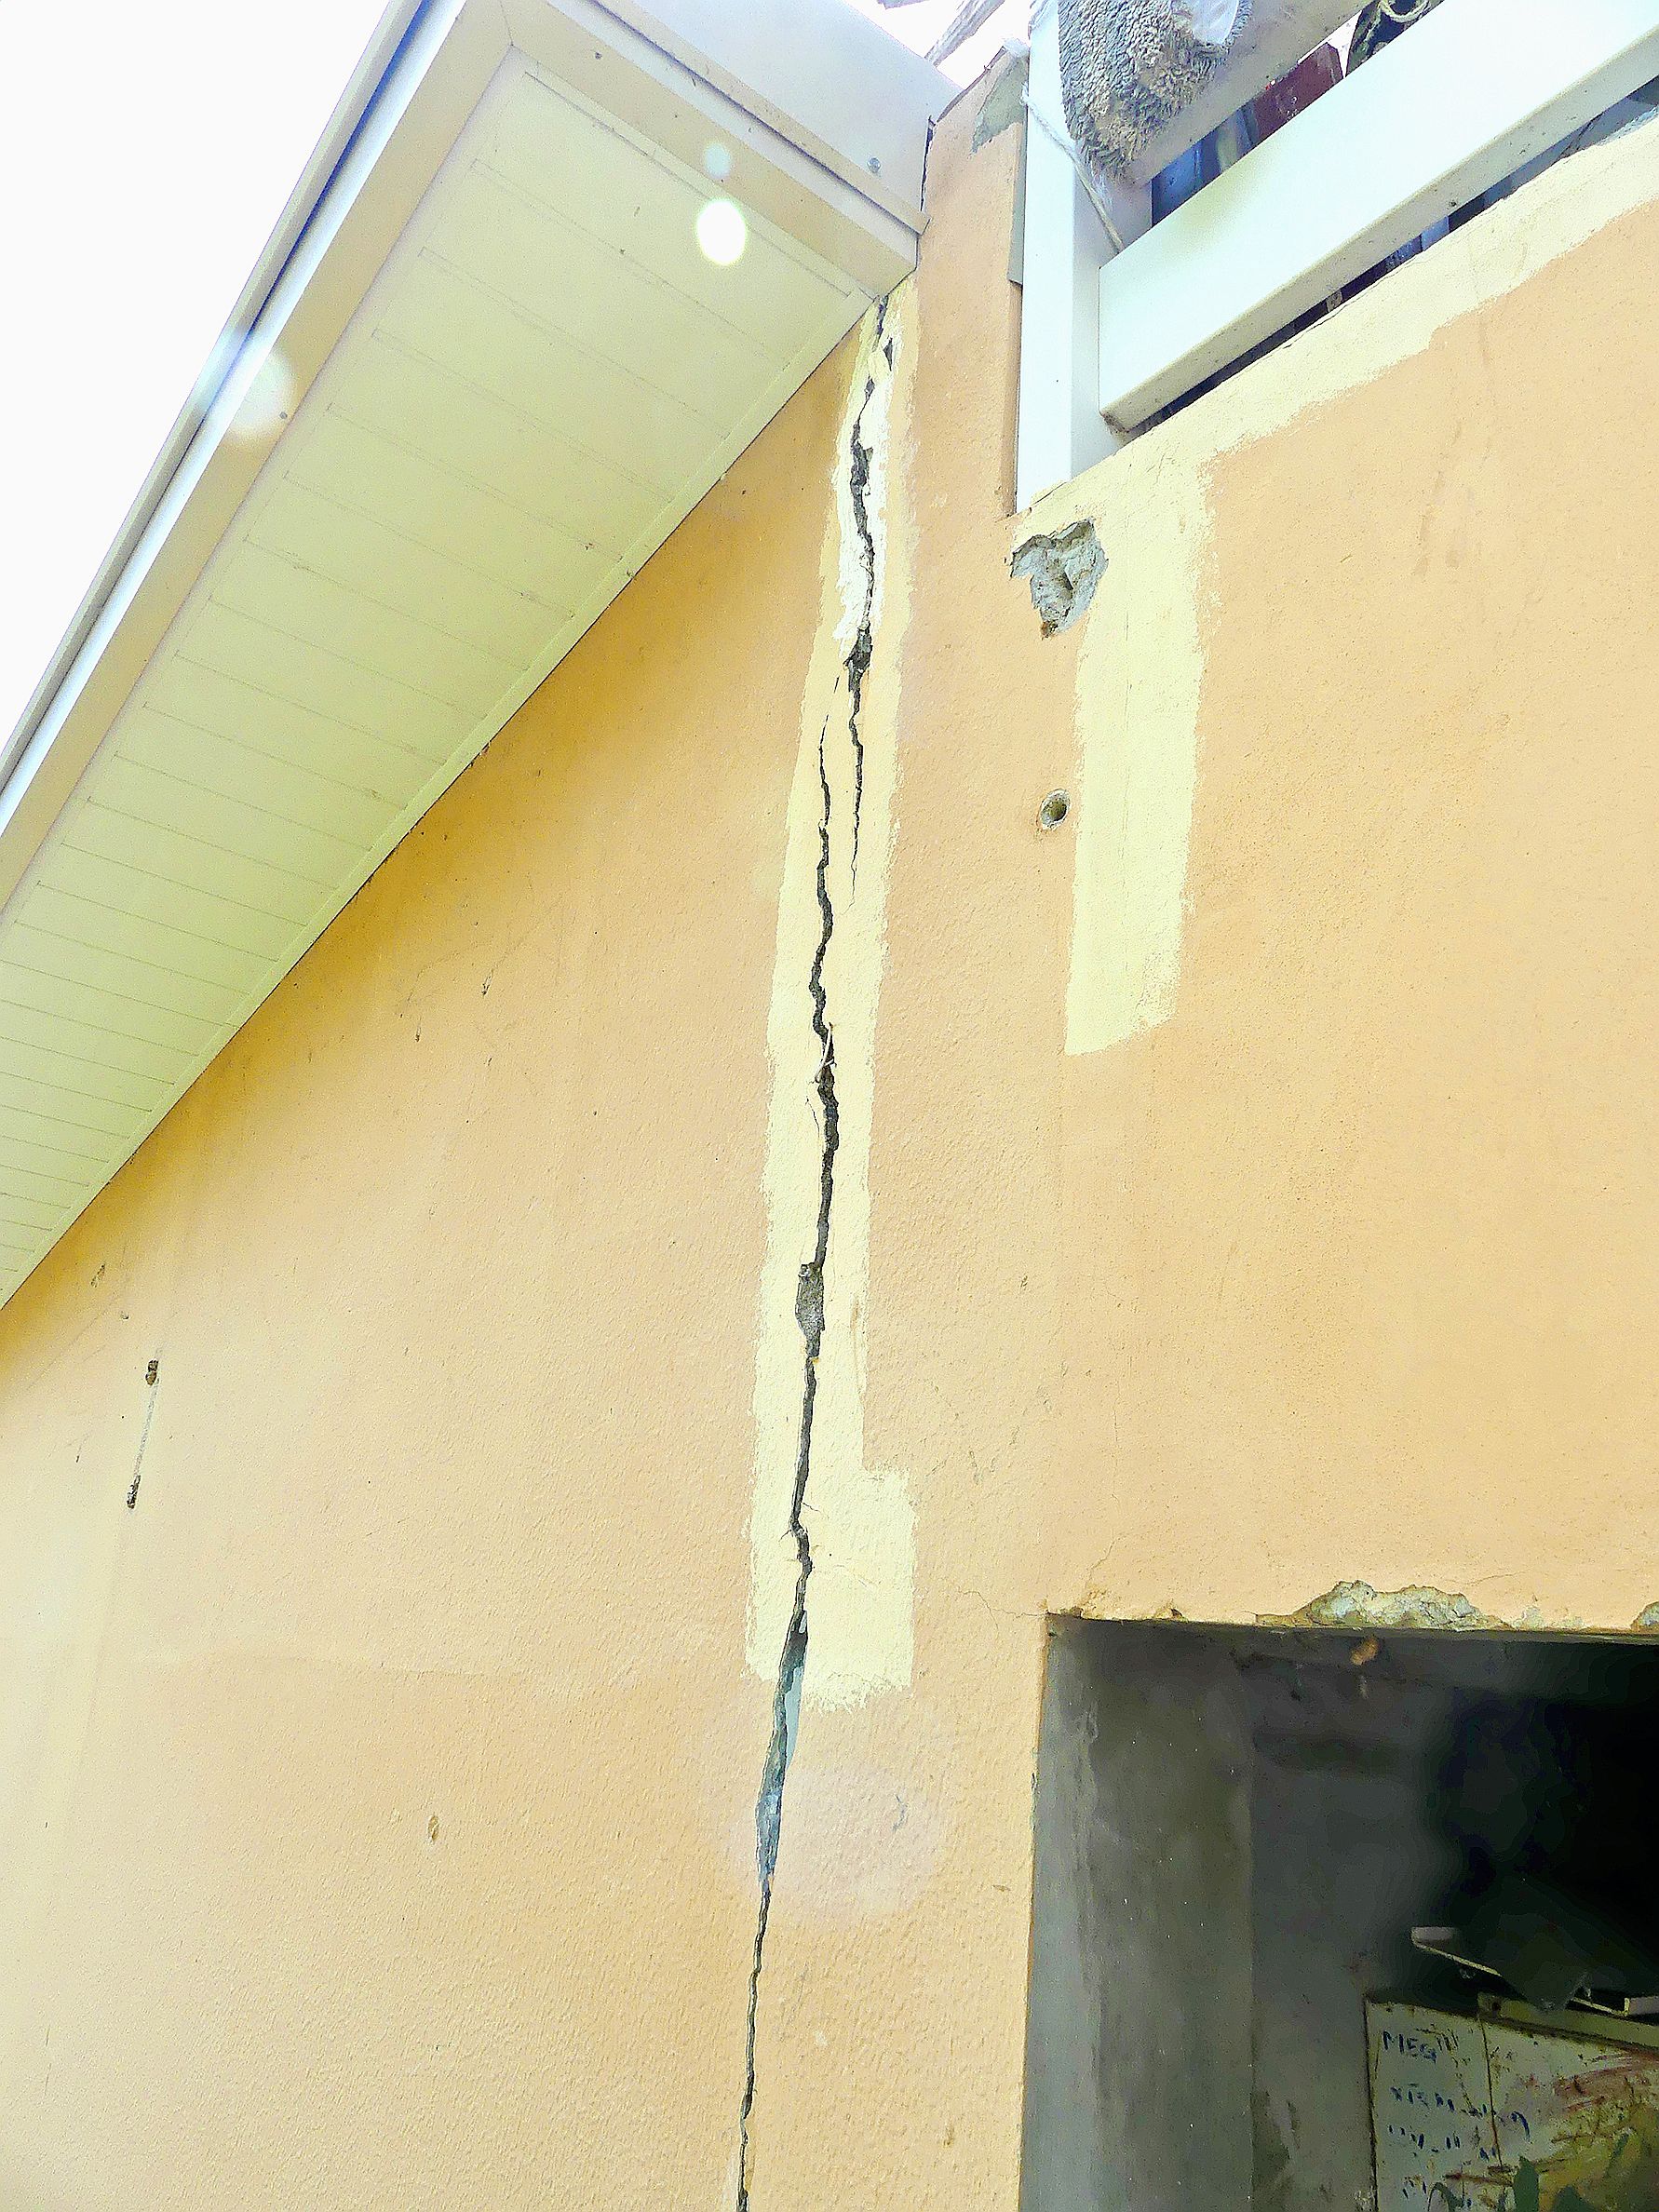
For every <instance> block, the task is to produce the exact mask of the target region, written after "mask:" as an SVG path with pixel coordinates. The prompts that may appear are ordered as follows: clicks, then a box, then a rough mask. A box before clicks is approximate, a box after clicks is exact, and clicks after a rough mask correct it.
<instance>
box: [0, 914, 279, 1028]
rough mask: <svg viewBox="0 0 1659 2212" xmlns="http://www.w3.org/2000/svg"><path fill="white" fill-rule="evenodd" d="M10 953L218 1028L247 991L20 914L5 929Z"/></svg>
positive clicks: (45, 970) (65, 978) (51, 972)
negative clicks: (58, 931) (59, 931)
mask: <svg viewBox="0 0 1659 2212" xmlns="http://www.w3.org/2000/svg"><path fill="white" fill-rule="evenodd" d="M4 944H5V951H6V957H7V959H8V960H10V961H12V962H13V963H15V964H16V965H17V966H19V967H20V968H26V969H28V970H29V972H30V973H31V974H33V975H36V976H43V977H51V978H56V979H57V980H58V981H60V982H62V983H66V984H68V985H70V986H72V987H79V986H82V985H85V986H87V987H88V988H89V989H91V990H94V991H109V992H111V993H113V994H114V995H115V996H116V997H118V998H120V999H122V1000H123V1001H124V1002H125V1003H126V1004H127V1005H132V1006H147V1007H151V1008H153V1009H154V1010H155V1012H156V1013H160V1014H180V1015H187V1016H189V1017H191V1018H193V1019H199V1020H202V1021H206V1022H208V1023H209V1024H210V1025H212V1026H213V1027H218V1026H219V1025H220V1024H221V1023H223V1022H225V1021H228V1020H229V1018H230V1017H231V1016H232V1014H234V1013H235V1012H236V1007H237V1005H239V1004H240V1003H241V1001H242V999H243V998H244V997H246V995H247V986H246V985H245V986H244V987H243V989H242V990H240V991H235V990H232V989H231V988H230V987H229V986H228V985H225V984H223V983H216V982H210V981H208V980H206V979H205V978H202V977H199V976H184V975H181V974H180V973H179V971H178V970H177V969H176V968H171V967H160V966H158V965H157V964H155V962H154V961H143V960H139V959H137V958H135V957H134V956H133V954H131V953H130V952H117V951H111V950H110V949H109V948H108V947H106V946H103V945H93V944H89V943H88V942H87V940H86V939H85V938H84V937H59V936H55V935H53V934H51V933H50V932H48V931H47V930H44V929H38V928H36V927H35V926H34V924H33V923H32V922H29V921H27V920H25V919H22V918H18V919H16V920H14V921H13V922H11V923H10V924H7V929H6V931H5V933H4Z"/></svg>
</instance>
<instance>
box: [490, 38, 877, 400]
mask: <svg viewBox="0 0 1659 2212" xmlns="http://www.w3.org/2000/svg"><path fill="white" fill-rule="evenodd" d="M484 159H485V161H486V163H487V165H488V166H489V167H490V168H491V169H495V170H498V171H499V172H500V174H501V175H502V176H504V177H506V178H507V179H508V180H509V181H510V182H512V183H514V184H516V185H518V187H519V190H520V191H521V192H524V193H525V194H527V195H528V196H530V197H531V198H532V199H535V200H540V201H542V202H543V203H544V204H545V205H546V207H548V208H550V209H555V210H557V211H559V212H560V213H563V214H566V215H567V216H568V217H569V218H570V219H571V220H572V221H573V222H579V223H582V224H583V226H584V227H585V228H586V229H587V230H588V231H590V232H591V233H592V234H593V236H595V237H597V238H600V239H602V240H603V241H604V242H605V243H606V244H608V245H611V246H614V247H617V248H619V249H620V250H622V251H623V252H625V253H626V254H627V256H628V258H629V259H630V260H631V261H635V262H637V263H639V265H640V267H641V268H642V269H646V270H648V271H650V273H651V274H652V275H653V276H655V277H662V278H663V279H664V280H665V281H666V282H668V283H669V284H672V285H675V286H677V287H678V288H679V289H680V290H683V291H684V292H686V293H687V294H688V295H689V297H691V298H692V299H695V300H696V301H698V302H699V303H701V304H702V305H704V306H706V307H708V308H709V309H711V310H712V311H713V312H714V313H715V314H717V315H719V316H722V317H724V319H725V320H726V321H728V322H730V323H732V324H733V325H734V326H735V328H736V329H738V330H742V331H744V332H745V333H747V335H748V336H749V337H750V338H753V339H755V340H757V341H758V342H759V343H760V344H762V345H764V346H765V347H766V348H767V349H768V351H770V352H771V353H773V354H774V356H775V357H777V358H779V359H784V358H787V357H788V352H789V348H788V346H787V344H785V343H784V342H782V341H781V340H780V337H779V332H780V331H787V330H792V329H797V328H799V327H800V326H801V324H803V323H804V322H808V321H810V320H811V319H812V318H813V317H814V316H815V314H816V312H817V311H818V310H819V308H820V307H821V306H822V304H823V296H824V295H825V293H827V292H833V293H836V294H850V293H851V290H852V287H851V286H850V285H849V284H848V283H847V282H846V280H845V279H844V278H842V277H840V276H839V274H838V273H837V272H835V271H832V270H830V268H829V266H828V264H827V263H822V262H819V261H818V260H817V257H816V255H809V253H808V251H807V250H806V249H805V248H804V247H802V246H799V245H797V244H795V243H794V242H793V241H790V242H789V245H788V246H787V247H786V246H785V245H784V243H783V242H782V241H781V240H780V239H778V238H777V237H776V236H775V235H773V234H772V233H771V231H770V227H769V226H767V225H764V224H762V223H760V222H759V221H758V220H757V221H755V222H754V223H751V227H750V238H751V246H752V245H753V244H754V243H755V242H758V245H759V248H760V249H761V250H759V251H755V252H754V253H753V257H752V258H751V254H750V253H745V255H744V256H743V258H742V260H741V261H738V262H736V263H734V264H733V265H732V266H731V267H730V268H724V269H722V268H717V267H716V266H715V265H714V264H713V263H711V262H709V261H707V260H706V259H705V258H704V256H703V255H702V253H701V252H700V251H699V250H698V248H697V240H696V223H697V215H698V213H699V211H700V210H701V209H702V207H703V206H704V204H705V202H706V201H708V200H709V199H711V198H713V197H714V196H715V195H716V194H717V192H720V191H722V190H726V191H729V192H730V193H731V195H732V196H734V197H735V198H736V199H737V200H739V201H741V199H742V197H743V178H742V171H741V168H740V167H738V166H734V170H733V174H732V176H731V178H730V179H729V181H727V182H723V183H721V182H714V181H712V180H710V179H708V178H707V177H697V176H695V175H694V174H692V173H691V172H690V171H688V170H683V169H680V168H679V166H678V165H677V164H672V163H670V162H668V160H666V159H664V158H663V157H662V155H660V154H656V153H654V152H653V153H652V154H650V155H645V154H642V153H641V148H640V147H639V146H638V145H637V144H636V143H635V142H633V141H632V140H631V139H630V138H628V137H626V136H624V134H623V133H622V131H621V130H620V129H618V128H613V127H611V126H609V125H606V124H603V123H600V122H598V121H596V120H594V119H592V118H591V117H589V116H587V115H583V114H582V113H581V112H580V111H579V110H577V109H576V108H575V107H573V105H572V104H571V102H570V101H567V100H565V99H564V98H562V97H561V95H560V94H559V93H557V92H555V91H553V90H552V89H551V88H549V87H547V86H545V85H541V84H539V83H537V82H536V80H534V79H533V78H530V79H527V80H526V82H525V86H524V89H523V92H522V94H521V96H519V97H518V98H516V99H514V100H513V101H510V102H509V103H508V104H507V106H506V110H505V112H504V113H503V115H501V117H500V119H499V123H498V126H497V128H496V132H495V135H494V139H493V142H492V144H491V146H490V148H489V150H488V152H487V153H486V154H485V155H484Z"/></svg>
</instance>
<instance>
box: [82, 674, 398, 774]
mask: <svg viewBox="0 0 1659 2212" xmlns="http://www.w3.org/2000/svg"><path fill="white" fill-rule="evenodd" d="M151 718H154V719H155V721H156V722H160V723H161V724H162V725H164V728H165V733H166V735H167V736H169V737H170V736H171V735H172V734H173V733H174V732H175V731H181V730H194V731H196V732H197V733H198V734H199V735H204V736H207V737H210V738H214V739H217V740H218V741H219V742H220V743H221V744H222V745H223V746H224V747H226V748H231V747H236V748H239V749H242V750H243V751H245V752H247V753H250V754H251V755H252V757H253V758H254V759H255V760H260V761H270V762H276V763H278V764H280V765H282V766H285V767H290V768H298V769H303V770H307V771H309V772H310V773H312V774H314V775H316V776H326V777H328V778H330V780H331V781H333V782H336V783H338V784H339V785H341V786H342V787H343V788H344V789H346V790H348V791H355V792H356V793H357V795H358V796H359V797H361V798H363V799H366V800H370V801H378V802H380V803H383V804H384V805H386V806H389V807H392V808H394V809H395V808H397V807H399V806H401V805H402V804H403V803H405V801H406V800H407V798H408V796H409V794H410V792H411V790H414V789H418V788H419V785H420V783H421V780H422V779H423V778H424V777H425V775H426V774H427V773H428V771H429V762H427V761H426V760H425V758H424V757H423V756H422V755H420V754H418V753H413V752H411V750H410V749H409V748H408V747H407V746H405V745H403V744H400V743H398V741H396V740H394V739H392V738H387V737H381V736H377V735H373V734H372V733H371V732H369V731H367V730H357V729H353V728H351V727H350V726H349V725H348V724H347V723H345V722H339V721H336V720H335V719H334V718H333V717H332V716H330V715H322V714H316V713H313V712H312V711H311V710H310V709H308V708H303V707H299V706H296V705H295V704H294V702H293V701H292V700H291V699H283V698H279V697H278V696H277V695H276V693H274V692H271V691H268V690H266V689H265V688H264V687H263V685H261V684H258V683H250V682H248V681H245V680H244V679H242V678H240V677H236V676H233V675H230V674H228V673H227V672H226V671H225V670H224V669H223V668H210V667H209V666H208V665H207V663H205V662H202V661H194V660H188V659H186V658H185V657H184V655H183V654H182V653H180V654H176V655H175V656H174V657H173V658H172V659H171V660H169V661H164V662H161V663H159V664H158V665H157V667H156V668H155V669H153V670H152V671H151V675H150V678H149V681H147V683H146V684H145V686H144V688H143V690H142V692H141V694H140V695H139V698H138V701H137V703H136V704H135V706H134V707H132V708H128V714H127V716H125V717H124V718H123V720H122V722H121V723H120V725H119V727H120V729H121V732H122V735H123V740H125V736H126V733H127V732H128V729H129V728H131V729H139V728H143V729H145V730H148V728H149V726H150V722H151Z"/></svg>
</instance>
